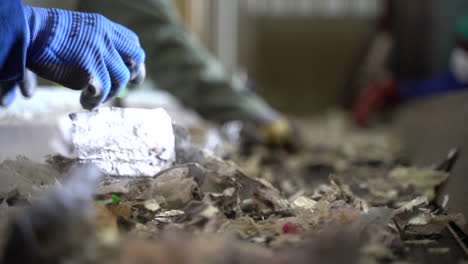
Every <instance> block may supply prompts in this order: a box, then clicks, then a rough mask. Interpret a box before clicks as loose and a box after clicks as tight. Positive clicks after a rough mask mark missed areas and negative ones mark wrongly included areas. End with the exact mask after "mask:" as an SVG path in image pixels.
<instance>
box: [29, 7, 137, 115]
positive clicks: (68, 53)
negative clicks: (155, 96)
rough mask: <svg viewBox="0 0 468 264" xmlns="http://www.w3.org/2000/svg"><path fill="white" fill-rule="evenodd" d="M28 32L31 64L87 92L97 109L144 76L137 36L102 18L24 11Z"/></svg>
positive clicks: (86, 100)
mask: <svg viewBox="0 0 468 264" xmlns="http://www.w3.org/2000/svg"><path fill="white" fill-rule="evenodd" d="M24 11H25V16H26V21H27V24H28V25H29V30H27V33H28V35H29V40H30V43H29V46H28V50H27V59H26V66H27V68H29V69H30V70H32V71H33V72H35V73H36V74H37V75H39V76H41V77H43V78H45V79H48V80H51V81H54V82H57V83H58V84H60V85H63V86H65V87H68V88H71V89H74V90H82V93H81V99H80V102H81V105H82V106H83V107H84V108H86V109H93V108H94V107H96V106H98V105H99V104H101V103H103V102H105V101H107V100H109V99H111V98H112V97H114V96H116V95H118V94H119V93H120V92H121V91H123V89H124V88H125V86H126V85H127V84H128V82H130V83H132V84H139V83H141V82H142V81H143V80H144V78H145V66H144V60H145V53H144V51H143V49H142V48H141V46H140V42H139V40H138V37H137V35H136V34H135V33H133V32H132V31H131V30H129V29H127V28H125V27H124V26H121V25H119V24H116V23H113V22H112V21H110V20H108V19H107V18H105V17H103V16H102V15H99V14H92V13H80V12H72V11H66V10H60V9H44V8H37V7H29V6H25V7H24Z"/></svg>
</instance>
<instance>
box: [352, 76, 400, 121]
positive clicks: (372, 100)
mask: <svg viewBox="0 0 468 264" xmlns="http://www.w3.org/2000/svg"><path fill="white" fill-rule="evenodd" d="M399 98H400V92H399V90H398V87H397V83H396V82H395V81H394V80H393V79H386V80H384V81H381V82H378V83H376V84H374V85H371V86H370V87H368V88H366V89H364V91H363V92H362V93H361V94H360V95H359V96H358V99H357V100H356V101H355V102H354V106H353V109H352V114H353V118H354V121H355V122H356V123H357V124H358V125H360V126H367V125H368V124H369V122H370V120H371V118H372V117H373V116H374V115H375V114H376V113H377V112H378V111H380V110H382V108H383V107H384V106H386V105H388V104H390V103H393V102H396V101H397V100H398V99H399Z"/></svg>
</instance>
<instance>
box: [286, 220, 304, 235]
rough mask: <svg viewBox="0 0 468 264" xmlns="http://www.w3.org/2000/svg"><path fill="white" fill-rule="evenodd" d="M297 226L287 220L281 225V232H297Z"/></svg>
mask: <svg viewBox="0 0 468 264" xmlns="http://www.w3.org/2000/svg"><path fill="white" fill-rule="evenodd" d="M299 231H300V230H299V227H297V226H295V225H294V224H293V223H291V222H287V223H286V224H284V225H283V232H284V233H285V234H297V233H299Z"/></svg>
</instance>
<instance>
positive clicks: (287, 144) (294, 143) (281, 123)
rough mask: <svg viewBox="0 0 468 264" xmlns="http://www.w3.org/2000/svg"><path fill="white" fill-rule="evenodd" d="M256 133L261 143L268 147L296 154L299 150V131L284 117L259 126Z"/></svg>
mask: <svg viewBox="0 0 468 264" xmlns="http://www.w3.org/2000/svg"><path fill="white" fill-rule="evenodd" d="M258 131H259V134H260V136H261V138H262V140H263V142H264V143H265V144H266V145H267V146H269V147H272V148H275V149H282V150H285V151H288V152H297V151H299V149H300V135H299V131H298V130H297V129H296V128H295V127H294V125H293V123H292V122H291V121H289V120H288V119H286V118H284V117H280V118H278V119H277V120H275V121H273V122H271V123H267V124H264V125H262V126H260V127H259V130H258Z"/></svg>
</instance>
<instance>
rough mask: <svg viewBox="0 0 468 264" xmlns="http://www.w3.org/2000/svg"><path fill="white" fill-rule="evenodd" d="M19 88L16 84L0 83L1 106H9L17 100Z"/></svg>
mask: <svg viewBox="0 0 468 264" xmlns="http://www.w3.org/2000/svg"><path fill="white" fill-rule="evenodd" d="M17 88H18V85H17V83H16V82H2V83H0V106H9V105H10V104H11V103H12V102H13V100H15V97H16V93H17V90H18V89H17Z"/></svg>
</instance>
